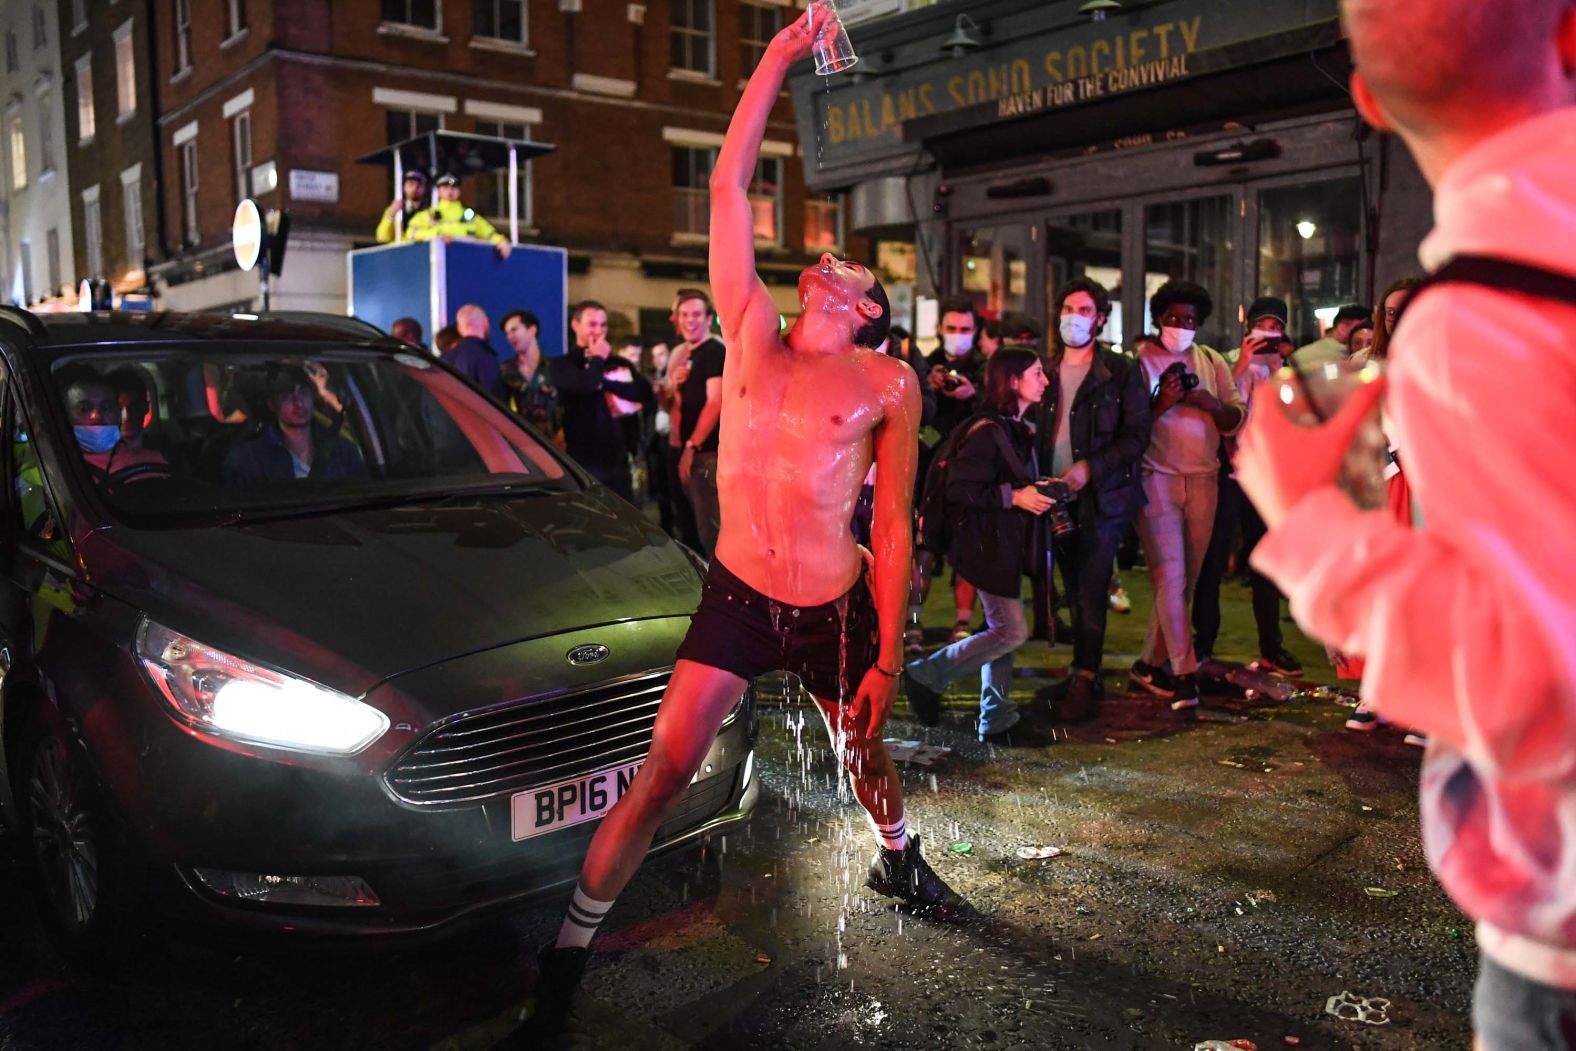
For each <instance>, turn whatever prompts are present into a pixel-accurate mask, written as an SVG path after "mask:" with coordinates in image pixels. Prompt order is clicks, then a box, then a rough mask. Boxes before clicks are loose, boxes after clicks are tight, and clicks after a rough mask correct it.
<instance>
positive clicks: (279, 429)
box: [50, 346, 574, 525]
mask: <svg viewBox="0 0 1576 1051" xmlns="http://www.w3.org/2000/svg"><path fill="white" fill-rule="evenodd" d="M50 375H51V379H52V381H53V384H54V388H55V395H56V396H57V397H58V398H59V400H60V404H61V406H62V408H63V409H64V411H65V417H66V422H67V424H68V425H69V426H70V428H71V435H70V440H71V441H73V442H74V443H75V445H76V451H77V453H78V455H79V456H80V457H81V460H80V462H81V465H82V467H83V469H84V470H85V471H86V473H87V475H88V477H89V478H90V479H91V480H92V483H93V485H94V486H95V488H96V489H97V490H98V492H99V494H100V496H102V497H103V498H104V500H105V501H106V502H107V503H108V504H109V505H110V508H111V510H112V511H115V512H117V513H119V514H122V515H126V516H132V517H135V518H137V519H138V520H139V521H138V524H145V525H157V524H165V525H181V524H185V523H194V522H197V521H200V520H204V519H211V518H212V517H213V516H215V515H218V516H221V517H230V516H237V517H241V518H245V517H248V516H254V517H261V516H267V515H270V514H275V513H279V512H287V513H288V512H290V511H292V510H306V509H317V510H325V509H332V508H333V507H336V506H346V507H349V506H352V505H356V504H358V503H366V502H379V501H385V500H393V501H396V502H397V501H399V500H401V499H411V500H415V499H431V498H438V497H448V496H451V495H454V494H456V493H458V494H464V493H467V492H477V493H481V492H494V493H496V492H512V491H516V490H522V489H531V488H539V487H544V486H545V487H552V488H573V487H574V483H573V482H572V480H571V479H570V477H569V476H568V475H567V474H566V472H565V470H564V467H563V465H562V463H561V462H560V461H559V460H558V458H557V457H556V456H555V455H554V453H553V452H552V451H550V450H549V449H548V448H547V447H546V446H545V445H543V443H542V442H541V441H540V440H539V439H537V438H536V437H535V436H534V435H532V434H531V433H530V432H528V431H527V430H526V429H525V428H524V427H522V426H521V425H520V423H519V422H518V421H516V420H515V419H514V418H513V417H511V416H509V415H508V414H506V413H504V412H501V411H500V410H499V409H498V408H497V407H496V406H494V405H493V404H492V403H490V402H488V401H487V400H486V399H485V398H482V397H480V396H479V395H477V394H476V392H475V391H473V390H472V389H471V388H469V387H468V386H466V385H465V384H464V383H463V382H461V381H459V380H457V379H456V378H455V377H453V376H452V375H450V374H449V373H447V372H445V371H443V370H442V369H440V368H437V367H436V366H434V365H433V363H432V362H431V361H430V360H428V359H425V358H422V357H420V356H417V355H414V354H405V353H398V352H393V351H386V352H385V351H370V350H365V349H359V348H348V347H347V348H334V347H321V346H319V347H311V348H308V349H303V350H300V351H294V350H289V349H287V350H283V351H281V350H279V349H277V348H273V347H269V348H264V350H263V351H262V352H259V353H257V354H247V353H240V352H237V351H235V350H233V349H228V348H227V349H225V350H223V351H222V352H221V351H203V350H192V349H189V348H169V349H162V348H157V347H138V348H137V350H136V352H135V353H131V352H127V353H124V354H113V355H110V354H104V353H94V354H91V355H85V354H84V355H75V356H69V357H64V358H62V359H60V360H59V361H57V362H55V363H54V365H53V367H52V369H51V373H50Z"/></svg>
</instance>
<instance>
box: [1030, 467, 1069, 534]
mask: <svg viewBox="0 0 1576 1051" xmlns="http://www.w3.org/2000/svg"><path fill="white" fill-rule="evenodd" d="M1034 487H1035V488H1036V489H1038V490H1039V491H1040V495H1041V496H1043V497H1045V498H1047V499H1049V500H1054V501H1055V503H1053V504H1051V507H1050V510H1048V511H1046V512H1045V517H1046V518H1047V519H1049V520H1050V523H1051V535H1052V536H1066V535H1067V534H1068V533H1071V532H1072V531H1073V530H1075V529H1077V528H1078V524H1077V523H1076V522H1074V521H1073V500H1074V499H1076V497H1077V494H1076V493H1074V492H1073V487H1072V486H1070V485H1068V484H1067V483H1066V482H1064V481H1062V480H1061V479H1059V478H1041V479H1040V480H1039V481H1038V482H1035V483H1034Z"/></svg>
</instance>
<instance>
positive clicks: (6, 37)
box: [0, 0, 78, 309]
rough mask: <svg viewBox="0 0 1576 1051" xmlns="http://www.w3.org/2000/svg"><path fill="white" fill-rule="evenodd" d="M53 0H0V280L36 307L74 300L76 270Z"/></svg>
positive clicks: (7, 292) (10, 296)
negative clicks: (0, 1)
mask: <svg viewBox="0 0 1576 1051" xmlns="http://www.w3.org/2000/svg"><path fill="white" fill-rule="evenodd" d="M56 2H57V0H31V2H26V3H23V2H16V0H12V2H10V3H6V4H0V52H3V54H0V121H3V122H4V124H3V137H4V148H3V149H0V288H3V291H4V296H3V298H4V299H6V300H8V301H10V302H13V303H21V304H24V305H26V306H33V307H41V308H43V309H61V308H63V307H64V305H65V304H66V302H67V301H70V302H74V301H75V298H76V297H75V291H74V290H75V288H76V282H77V276H78V272H77V268H76V266H75V265H74V263H73V258H72V255H73V253H72V244H73V238H72V228H71V198H72V192H71V191H72V184H71V179H70V176H69V174H68V172H67V170H66V160H67V156H68V154H69V152H70V150H71V147H72V145H74V144H75V142H76V137H75V136H74V135H72V136H70V137H69V138H68V135H67V130H66V118H65V107H64V106H63V104H62V101H61V94H62V92H61V80H62V74H61V68H60V47H59V41H60V26H59V24H57V22H58V19H57V12H56V10H55V4H56Z"/></svg>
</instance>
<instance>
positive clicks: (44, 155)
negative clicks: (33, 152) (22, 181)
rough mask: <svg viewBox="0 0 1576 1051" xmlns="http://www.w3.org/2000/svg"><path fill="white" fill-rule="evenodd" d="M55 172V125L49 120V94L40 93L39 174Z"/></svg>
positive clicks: (45, 92)
mask: <svg viewBox="0 0 1576 1051" xmlns="http://www.w3.org/2000/svg"><path fill="white" fill-rule="evenodd" d="M54 170H55V125H54V122H53V121H51V120H50V119H49V92H47V91H40V92H39V93H38V174H40V175H46V174H48V173H49V172H52V171H54Z"/></svg>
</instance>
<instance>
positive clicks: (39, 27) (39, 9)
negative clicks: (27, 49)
mask: <svg viewBox="0 0 1576 1051" xmlns="http://www.w3.org/2000/svg"><path fill="white" fill-rule="evenodd" d="M47 43H49V29H48V26H47V25H46V24H45V22H44V5H43V4H34V5H33V50H34V51H37V50H38V49H39V48H41V47H43V46H44V45H45V44H47Z"/></svg>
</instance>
